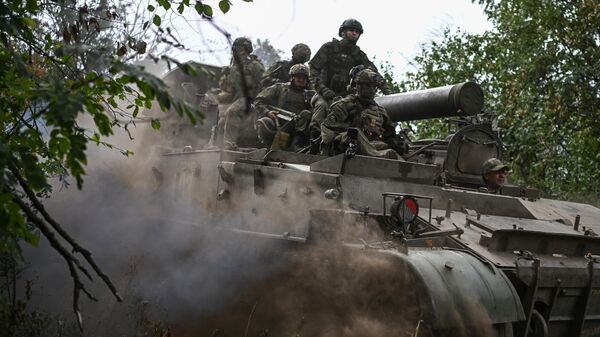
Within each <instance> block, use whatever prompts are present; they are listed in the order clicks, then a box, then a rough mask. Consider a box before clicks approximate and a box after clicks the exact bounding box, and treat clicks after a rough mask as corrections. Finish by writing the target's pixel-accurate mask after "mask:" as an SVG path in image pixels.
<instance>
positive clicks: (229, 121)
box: [223, 98, 246, 146]
mask: <svg viewBox="0 0 600 337" xmlns="http://www.w3.org/2000/svg"><path fill="white" fill-rule="evenodd" d="M245 114H246V100H245V99H244V98H238V99H237V100H235V101H234V102H233V103H232V104H231V106H230V107H229V108H228V109H227V111H226V112H225V126H224V134H223V140H224V142H225V145H226V146H227V145H229V146H237V142H238V138H239V135H240V128H241V127H242V125H241V124H242V120H243V119H244V116H245Z"/></svg>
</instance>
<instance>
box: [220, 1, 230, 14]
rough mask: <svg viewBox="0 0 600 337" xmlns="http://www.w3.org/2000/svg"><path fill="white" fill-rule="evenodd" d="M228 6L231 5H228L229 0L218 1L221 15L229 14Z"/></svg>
mask: <svg viewBox="0 0 600 337" xmlns="http://www.w3.org/2000/svg"><path fill="white" fill-rule="evenodd" d="M230 5H231V4H230V3H229V0H221V1H219V9H221V12H223V14H225V13H227V12H229V8H230Z"/></svg>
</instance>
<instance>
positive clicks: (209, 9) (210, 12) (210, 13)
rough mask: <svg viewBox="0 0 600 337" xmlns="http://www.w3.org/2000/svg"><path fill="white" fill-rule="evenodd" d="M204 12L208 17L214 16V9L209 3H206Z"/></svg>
mask: <svg viewBox="0 0 600 337" xmlns="http://www.w3.org/2000/svg"><path fill="white" fill-rule="evenodd" d="M203 12H204V15H206V16H208V17H212V16H213V9H212V7H210V6H209V5H204V9H203Z"/></svg>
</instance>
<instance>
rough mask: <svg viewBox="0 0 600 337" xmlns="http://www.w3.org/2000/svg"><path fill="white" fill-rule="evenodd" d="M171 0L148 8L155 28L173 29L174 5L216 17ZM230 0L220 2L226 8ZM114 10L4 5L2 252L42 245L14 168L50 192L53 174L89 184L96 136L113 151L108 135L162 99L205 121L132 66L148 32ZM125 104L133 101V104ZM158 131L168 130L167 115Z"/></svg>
mask: <svg viewBox="0 0 600 337" xmlns="http://www.w3.org/2000/svg"><path fill="white" fill-rule="evenodd" d="M171 4H172V3H171V2H170V1H168V0H158V1H156V2H154V3H151V4H148V6H147V11H148V13H150V16H149V17H150V18H151V20H152V23H153V24H154V25H155V26H164V25H165V23H164V22H163V21H162V19H161V15H166V14H168V13H169V11H171V12H173V11H175V10H176V11H177V12H178V13H179V14H181V13H182V10H181V8H179V7H181V5H183V6H184V7H186V8H187V7H191V6H194V7H195V8H196V10H199V9H200V11H199V13H200V14H202V15H206V16H212V8H211V6H210V5H208V4H203V3H201V2H196V3H194V4H190V1H189V0H186V1H183V2H181V3H178V4H179V7H178V8H177V9H175V8H174V7H172V6H171ZM230 5H231V3H230V2H229V1H220V2H219V7H220V9H221V10H222V11H223V12H226V11H227V10H229V6H230ZM103 6H104V7H103ZM106 6H107V4H106V3H105V2H103V1H97V2H94V1H93V2H90V3H86V4H82V5H81V6H80V7H73V6H72V5H71V4H70V3H69V4H67V3H63V2H62V1H58V2H43V1H36V0H29V1H24V2H23V1H16V0H13V1H8V2H2V3H0V16H1V17H2V19H1V20H0V47H1V48H0V62H1V63H2V64H3V65H7V66H5V67H2V68H0V122H1V123H2V128H1V129H0V138H1V141H0V170H1V175H0V224H1V225H0V226H1V232H0V251H12V252H15V251H16V250H17V247H18V245H17V242H18V241H19V240H21V239H24V240H25V241H27V242H29V243H33V244H35V243H36V242H37V235H35V234H34V233H33V232H32V231H31V229H32V228H33V227H31V226H29V225H28V221H27V220H28V219H27V218H25V217H24V214H23V209H22V207H19V205H18V204H17V203H15V201H16V200H21V199H23V200H25V202H26V203H28V200H27V198H25V196H24V194H23V192H24V191H23V189H22V186H21V184H20V183H18V182H17V180H16V178H15V173H16V172H13V171H11V167H13V168H16V169H17V170H18V174H19V175H20V176H22V177H23V179H24V181H23V183H24V184H26V185H27V187H28V188H30V189H31V190H32V191H33V192H34V193H37V194H38V196H42V197H44V196H48V195H49V193H50V192H51V189H50V185H49V184H48V181H47V179H48V178H49V177H50V176H53V175H59V176H61V177H62V178H65V177H66V176H72V177H73V178H74V179H75V181H76V182H77V186H78V187H79V188H81V186H82V184H83V181H84V175H85V166H86V164H87V157H86V149H87V147H88V142H89V141H92V142H93V143H95V144H96V145H100V144H102V145H105V146H107V147H109V148H112V145H110V144H108V143H106V142H104V141H102V140H101V137H106V136H110V135H111V134H113V129H114V128H115V127H124V126H125V125H126V123H123V122H122V121H123V120H127V119H130V118H135V117H136V116H137V115H138V113H139V111H140V109H145V108H149V107H151V106H152V105H153V104H154V103H158V105H159V106H160V107H161V108H162V109H163V110H165V111H166V110H174V111H176V112H177V113H178V114H179V115H184V114H185V115H186V116H188V117H189V119H190V120H191V121H192V122H194V123H195V122H196V120H197V119H198V118H201V117H202V115H201V114H200V113H199V112H198V111H197V110H196V109H194V108H193V107H191V106H189V105H187V104H185V103H183V102H180V101H178V100H175V99H174V98H173V97H172V96H171V95H170V94H169V93H168V92H167V87H166V86H165V84H164V83H163V82H162V80H160V79H159V78H157V77H155V76H154V75H152V74H150V73H147V72H146V71H145V70H144V69H143V68H142V67H140V66H137V65H134V64H133V63H132V62H131V61H132V60H133V59H135V56H136V55H139V54H144V53H146V48H147V45H146V42H144V41H143V36H144V35H143V34H142V35H139V34H138V35H135V32H132V31H129V30H127V31H123V29H122V28H121V29H120V30H119V28H118V27H127V23H125V25H122V22H121V21H120V18H121V17H122V16H125V14H126V13H127V10H128V9H127V8H116V7H106ZM119 10H121V12H118V11H119ZM159 11H160V13H159ZM177 12H175V13H177ZM136 17H137V16H136ZM147 23H148V21H146V23H145V24H144V30H145V29H147V27H148V24H147ZM169 29H170V28H169V27H166V28H165V30H167V32H168V31H169ZM165 30H162V29H161V30H158V31H157V32H156V33H157V34H165V35H164V37H161V38H160V39H156V40H158V41H162V42H164V43H167V44H169V45H171V46H172V45H176V43H175V42H177V41H174V42H173V41H169V40H168V37H169V36H171V35H169V34H168V33H165ZM149 57H152V58H153V59H155V60H156V61H158V60H159V59H162V60H165V61H166V62H167V63H169V64H170V63H176V64H177V65H178V66H180V67H182V69H183V70H184V72H185V73H187V74H193V73H194V71H195V70H194V69H193V68H191V67H190V66H189V65H184V64H181V63H179V62H177V61H176V60H173V59H171V58H169V57H167V56H161V57H158V56H154V55H149ZM121 102H129V103H128V104H127V103H126V105H127V107H125V108H123V106H122V105H123V104H122V103H121ZM82 114H88V115H89V116H91V117H92V118H91V119H92V120H93V122H94V128H92V129H89V128H84V127H82V126H80V125H79V123H78V120H79V119H80V118H79V117H80V116H81V115H82ZM152 127H153V128H155V129H158V128H159V127H160V123H159V122H158V120H155V121H153V122H152ZM120 151H121V152H122V153H123V154H124V155H126V156H128V155H131V154H132V152H131V151H129V150H121V149H120Z"/></svg>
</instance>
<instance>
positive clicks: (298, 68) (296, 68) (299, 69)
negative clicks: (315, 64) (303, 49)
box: [289, 64, 309, 77]
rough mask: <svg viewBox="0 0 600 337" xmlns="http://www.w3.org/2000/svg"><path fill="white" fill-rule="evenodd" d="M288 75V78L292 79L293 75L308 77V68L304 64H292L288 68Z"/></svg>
mask: <svg viewBox="0 0 600 337" xmlns="http://www.w3.org/2000/svg"><path fill="white" fill-rule="evenodd" d="M289 74H290V77H292V76H294V75H305V76H306V77H308V74H309V70H308V66H306V65H304V64H294V65H293V66H292V67H291V68H290V72H289Z"/></svg>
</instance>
